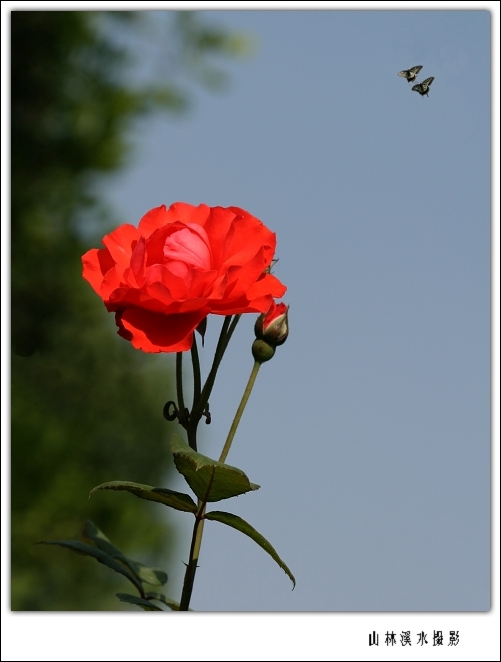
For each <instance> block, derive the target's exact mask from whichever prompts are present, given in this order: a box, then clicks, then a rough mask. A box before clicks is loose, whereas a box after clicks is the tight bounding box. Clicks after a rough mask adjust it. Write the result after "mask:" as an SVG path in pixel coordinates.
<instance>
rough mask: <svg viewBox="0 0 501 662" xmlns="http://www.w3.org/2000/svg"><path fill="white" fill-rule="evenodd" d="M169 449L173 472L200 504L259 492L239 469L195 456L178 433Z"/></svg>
mask: <svg viewBox="0 0 501 662" xmlns="http://www.w3.org/2000/svg"><path fill="white" fill-rule="evenodd" d="M170 447H171V451H172V453H173V455H174V463H175V465H176V468H177V470H178V471H179V473H181V474H183V476H184V478H185V480H186V482H187V483H188V485H189V486H190V487H191V489H192V490H193V491H194V492H195V494H196V495H197V497H198V498H199V499H201V500H202V501H208V502H211V501H220V500H221V499H229V498H231V497H234V496H238V495H240V494H245V493H246V492H251V491H252V490H258V489H259V485H256V484H255V483H251V482H250V481H249V479H248V478H247V476H246V475H245V474H244V472H243V471H242V470H241V469H237V468H236V467H232V466H230V465H229V464H223V463H222V462H216V460H211V459H210V458H209V457H206V456H205V455H202V454H201V453H197V452H196V451H194V450H193V449H192V448H190V447H189V446H188V444H187V443H186V442H185V441H183V439H182V438H181V437H180V436H179V435H178V434H173V435H172V438H171V444H170Z"/></svg>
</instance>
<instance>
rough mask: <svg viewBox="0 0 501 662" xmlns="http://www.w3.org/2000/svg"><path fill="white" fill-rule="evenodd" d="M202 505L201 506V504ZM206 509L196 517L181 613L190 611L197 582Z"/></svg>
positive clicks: (182, 595) (180, 606)
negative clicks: (194, 585) (194, 584)
mask: <svg viewBox="0 0 501 662" xmlns="http://www.w3.org/2000/svg"><path fill="white" fill-rule="evenodd" d="M200 505H201V504H200ZM204 515H205V504H204V507H203V508H202V509H201V510H199V513H197V515H196V519H195V525H194V527H193V535H192V537H191V546H190V561H189V563H188V565H187V566H186V573H185V575H184V584H183V592H182V594H181V602H180V604H179V611H188V609H189V608H190V600H191V594H192V592H193V583H194V581H195V573H196V571H197V564H198V557H199V556H200V545H201V544H202V534H203V530H204V519H203V517H204Z"/></svg>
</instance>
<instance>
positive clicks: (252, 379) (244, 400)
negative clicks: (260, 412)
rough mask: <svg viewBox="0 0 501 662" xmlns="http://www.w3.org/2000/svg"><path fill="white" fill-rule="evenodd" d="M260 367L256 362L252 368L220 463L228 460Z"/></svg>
mask: <svg viewBox="0 0 501 662" xmlns="http://www.w3.org/2000/svg"><path fill="white" fill-rule="evenodd" d="M260 367H261V364H260V363H258V362H257V361H255V362H254V365H253V367H252V371H251V374H250V377H249V381H248V382H247V386H246V387H245V391H244V394H243V396H242V399H241V400H240V404H239V405H238V409H237V413H236V414H235V418H234V419H233V423H232V424H231V428H230V431H229V432H228V437H227V439H226V442H225V444H224V447H223V450H222V451H221V457H220V458H219V461H220V462H224V461H225V460H226V456H227V455H228V453H229V452H230V448H231V444H232V441H233V437H234V436H235V432H236V431H237V428H238V424H239V423H240V419H241V418H242V414H243V412H244V409H245V405H246V404H247V400H248V399H249V396H250V394H251V391H252V387H253V386H254V382H255V381H256V377H257V373H258V372H259V368H260Z"/></svg>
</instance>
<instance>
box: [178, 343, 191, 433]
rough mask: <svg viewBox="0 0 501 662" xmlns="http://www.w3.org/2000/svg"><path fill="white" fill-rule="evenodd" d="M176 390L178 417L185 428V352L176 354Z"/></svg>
mask: <svg viewBox="0 0 501 662" xmlns="http://www.w3.org/2000/svg"><path fill="white" fill-rule="evenodd" d="M176 390H177V407H178V410H179V414H178V418H179V423H180V424H181V425H182V426H183V428H186V427H187V423H188V421H187V420H186V408H185V406H184V396H183V353H182V352H178V353H177V354H176Z"/></svg>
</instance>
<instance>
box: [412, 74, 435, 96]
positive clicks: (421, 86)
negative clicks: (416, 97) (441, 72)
mask: <svg viewBox="0 0 501 662" xmlns="http://www.w3.org/2000/svg"><path fill="white" fill-rule="evenodd" d="M434 80H435V77H434V76H430V78H426V79H425V80H424V81H423V82H422V83H417V85H414V86H413V88H412V91H413V92H419V94H420V95H421V96H422V97H424V95H425V94H426V96H428V92H429V91H430V85H431V84H432V83H433V81H434Z"/></svg>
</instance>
